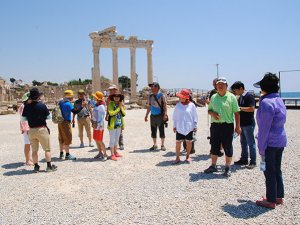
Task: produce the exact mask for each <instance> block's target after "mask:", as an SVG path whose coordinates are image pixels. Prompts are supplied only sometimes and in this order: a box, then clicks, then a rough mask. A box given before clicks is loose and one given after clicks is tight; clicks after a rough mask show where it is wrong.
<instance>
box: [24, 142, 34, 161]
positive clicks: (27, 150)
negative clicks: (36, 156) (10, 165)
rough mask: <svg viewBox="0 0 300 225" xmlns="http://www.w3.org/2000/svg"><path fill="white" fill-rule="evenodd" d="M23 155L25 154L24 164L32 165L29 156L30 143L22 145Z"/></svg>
mask: <svg viewBox="0 0 300 225" xmlns="http://www.w3.org/2000/svg"><path fill="white" fill-rule="evenodd" d="M24 155H25V160H26V165H28V166H33V162H32V159H31V157H30V144H25V145H24Z"/></svg>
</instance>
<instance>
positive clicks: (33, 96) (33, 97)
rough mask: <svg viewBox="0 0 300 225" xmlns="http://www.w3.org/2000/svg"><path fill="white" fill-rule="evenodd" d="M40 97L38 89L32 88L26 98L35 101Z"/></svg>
mask: <svg viewBox="0 0 300 225" xmlns="http://www.w3.org/2000/svg"><path fill="white" fill-rule="evenodd" d="M41 95H43V93H41V92H40V91H39V89H37V88H32V89H31V90H30V91H29V96H28V98H30V99H31V100H37V99H38V98H39V97H40V96H41Z"/></svg>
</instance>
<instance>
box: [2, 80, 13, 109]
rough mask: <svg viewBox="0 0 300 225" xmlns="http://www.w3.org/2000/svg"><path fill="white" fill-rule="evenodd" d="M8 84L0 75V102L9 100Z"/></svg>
mask: <svg viewBox="0 0 300 225" xmlns="http://www.w3.org/2000/svg"><path fill="white" fill-rule="evenodd" d="M11 100H12V99H11V90H10V85H9V84H7V83H6V81H5V80H4V79H3V78H2V77H0V103H3V102H9V101H11Z"/></svg>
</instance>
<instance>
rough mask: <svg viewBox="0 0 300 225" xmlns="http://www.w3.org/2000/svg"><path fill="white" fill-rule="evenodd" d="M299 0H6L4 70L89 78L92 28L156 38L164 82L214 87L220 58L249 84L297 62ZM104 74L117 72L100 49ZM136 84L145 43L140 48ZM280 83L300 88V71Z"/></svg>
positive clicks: (125, 65)
mask: <svg viewBox="0 0 300 225" xmlns="http://www.w3.org/2000/svg"><path fill="white" fill-rule="evenodd" d="M299 12H300V1H298V0H281V1H278V0H264V1H262V0H251V1H250V0H249V1H246V0H226V1H224V0H210V1H208V0H206V1H204V0H193V1H192V0H186V1H182V0H181V1H179V0H172V1H171V0H169V1H167V0H152V1H142V0H127V1H122V0H119V1H117V0H115V1H113V0H112V1H104V0H103V1H101V0H98V1H97V0H85V1H75V0H73V1H70V0H51V1H50V0H26V1H21V0H19V1H16V0H2V1H1V2H0V30H1V35H0V76H2V77H4V78H6V79H9V78H10V77H14V78H17V79H23V80H25V81H26V82H31V81H32V80H34V79H35V80H38V81H44V80H51V81H53V82H63V81H68V80H71V79H78V78H79V77H80V78H82V79H84V78H90V77H91V67H92V66H93V55H92V42H91V40H90V38H89V36H88V34H89V33H90V32H92V31H97V30H102V29H104V28H107V27H109V26H112V25H115V26H117V30H118V34H119V35H125V36H126V37H128V36H134V35H136V36H138V37H139V38H140V39H150V40H154V49H153V73H154V76H155V80H156V79H158V81H159V82H160V83H161V86H163V87H166V88H173V87H188V88H200V89H210V88H211V81H212V79H213V78H214V77H215V76H216V66H215V64H216V63H219V64H220V65H219V74H220V76H225V77H227V79H228V81H229V83H230V84H231V83H233V82H234V81H236V80H241V81H243V82H244V83H245V84H246V87H248V89H254V88H253V86H252V84H253V83H254V82H256V81H257V80H260V79H261V78H262V76H263V74H264V73H265V72H269V71H270V72H275V73H278V71H279V70H289V69H300V13H299ZM100 57H101V74H102V75H105V76H106V77H108V78H112V54H111V50H110V49H101V56H100ZM136 65H137V68H136V71H137V73H138V74H139V81H138V84H139V87H144V86H145V85H146V80H147V58H146V51H145V50H144V49H139V50H138V51H137V62H136ZM119 75H120V76H121V75H128V76H129V75H130V53H129V49H120V50H119ZM282 78H283V79H282V89H283V91H300V72H296V73H284V74H282Z"/></svg>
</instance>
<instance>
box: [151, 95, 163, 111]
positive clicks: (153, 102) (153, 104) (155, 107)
mask: <svg viewBox="0 0 300 225" xmlns="http://www.w3.org/2000/svg"><path fill="white" fill-rule="evenodd" d="M162 97H163V94H162V93H158V94H157V95H156V98H157V100H158V102H159V104H160V105H161V106H162V104H163V99H162ZM149 104H150V111H151V115H154V116H156V115H160V114H161V108H160V106H159V105H158V103H157V101H156V100H155V98H154V95H153V94H151V95H150V99H149Z"/></svg>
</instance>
